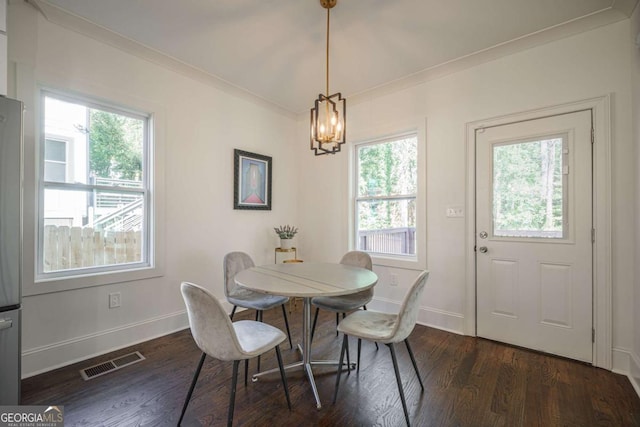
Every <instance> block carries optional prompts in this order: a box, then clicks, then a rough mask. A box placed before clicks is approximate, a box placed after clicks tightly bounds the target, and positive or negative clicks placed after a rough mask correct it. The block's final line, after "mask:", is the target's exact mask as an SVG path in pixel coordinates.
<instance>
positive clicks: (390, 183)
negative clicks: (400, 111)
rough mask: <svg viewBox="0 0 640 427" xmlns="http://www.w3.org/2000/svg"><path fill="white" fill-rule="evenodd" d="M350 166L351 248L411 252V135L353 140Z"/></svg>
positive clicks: (414, 143)
mask: <svg viewBox="0 0 640 427" xmlns="http://www.w3.org/2000/svg"><path fill="white" fill-rule="evenodd" d="M355 166H356V167H355V169H356V179H355V185H356V188H355V191H354V193H355V195H356V197H355V239H356V244H355V247H356V248H357V249H358V250H361V251H366V252H371V253H378V254H385V255H396V256H402V257H415V255H416V194H417V189H418V137H417V135H416V134H409V135H399V136H396V137H392V138H388V139H384V140H378V141H373V142H367V143H362V144H358V145H357V146H356V147H355Z"/></svg>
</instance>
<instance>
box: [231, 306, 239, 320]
mask: <svg viewBox="0 0 640 427" xmlns="http://www.w3.org/2000/svg"><path fill="white" fill-rule="evenodd" d="M236 308H238V306H237V305H234V306H233V310H231V315H230V316H229V317H230V318H231V320H233V315H234V314H236Z"/></svg>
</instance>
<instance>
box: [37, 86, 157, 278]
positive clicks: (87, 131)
mask: <svg viewBox="0 0 640 427" xmlns="http://www.w3.org/2000/svg"><path fill="white" fill-rule="evenodd" d="M41 93H42V107H43V108H42V112H43V114H42V128H41V138H40V141H41V144H40V155H39V159H40V164H39V168H40V169H39V177H40V179H39V185H38V189H39V203H38V248H37V262H36V273H37V274H36V276H37V278H38V279H40V280H46V279H54V278H70V277H74V276H80V275H87V274H98V273H103V272H120V271H127V270H132V269H138V268H144V267H148V266H149V265H150V263H151V260H150V256H151V255H150V254H151V251H150V246H151V245H150V242H151V241H152V237H153V236H152V235H151V234H152V233H151V228H150V211H151V204H150V203H151V201H150V196H149V194H150V191H149V190H150V176H149V175H150V174H149V170H150V162H149V151H150V150H149V145H150V135H149V134H150V131H149V129H150V116H149V115H148V114H144V113H140V112H135V111H130V110H127V109H124V108H121V107H116V106H113V105H109V104H106V103H103V102H99V101H95V100H91V99H88V98H83V97H80V96H75V95H67V94H60V93H57V92H49V91H42V92H41Z"/></svg>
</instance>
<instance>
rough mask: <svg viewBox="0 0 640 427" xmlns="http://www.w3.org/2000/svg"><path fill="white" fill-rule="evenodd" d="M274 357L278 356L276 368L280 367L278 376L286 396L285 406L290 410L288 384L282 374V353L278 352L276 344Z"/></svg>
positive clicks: (278, 348) (278, 347)
mask: <svg viewBox="0 0 640 427" xmlns="http://www.w3.org/2000/svg"><path fill="white" fill-rule="evenodd" d="M276 357H277V358H278V368H280V377H281V378H282V386H283V387H284V395H285V396H286V398H287V406H288V407H289V410H290V411H291V400H290V399H289V385H288V384H287V376H286V375H285V374H284V366H283V364H282V354H281V353H280V346H279V345H277V346H276Z"/></svg>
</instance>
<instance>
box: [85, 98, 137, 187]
mask: <svg viewBox="0 0 640 427" xmlns="http://www.w3.org/2000/svg"><path fill="white" fill-rule="evenodd" d="M89 120H90V122H89V167H90V170H91V173H92V174H93V175H94V176H96V177H98V178H109V179H125V180H134V181H140V180H141V179H142V143H143V128H142V124H143V121H142V120H139V119H134V118H131V117H127V116H123V115H120V114H114V113H109V112H106V111H100V110H93V109H91V110H89Z"/></svg>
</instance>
